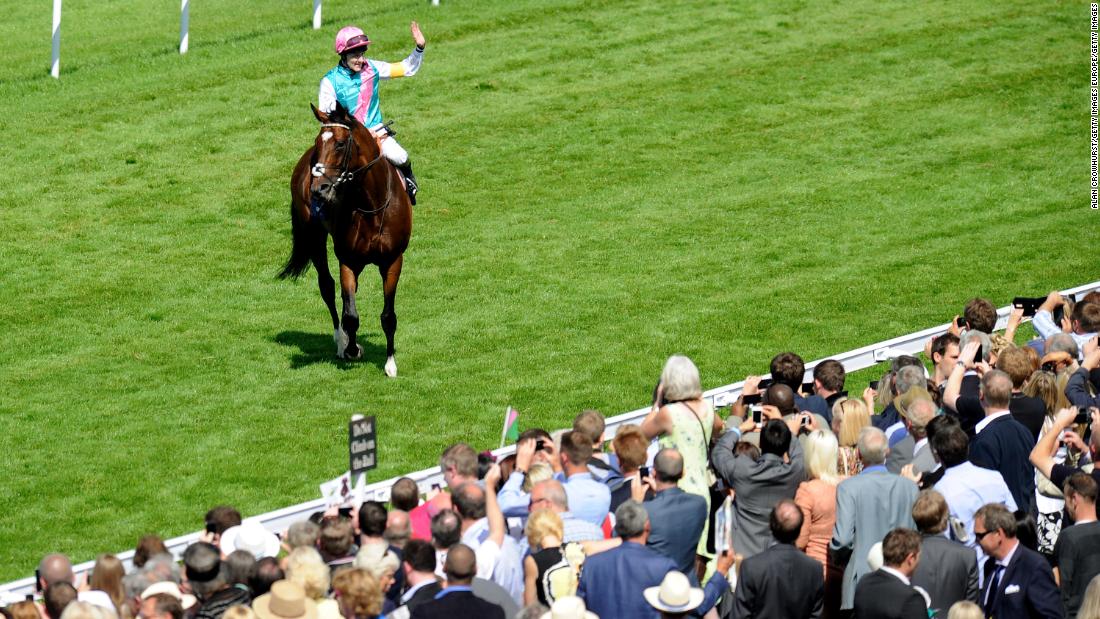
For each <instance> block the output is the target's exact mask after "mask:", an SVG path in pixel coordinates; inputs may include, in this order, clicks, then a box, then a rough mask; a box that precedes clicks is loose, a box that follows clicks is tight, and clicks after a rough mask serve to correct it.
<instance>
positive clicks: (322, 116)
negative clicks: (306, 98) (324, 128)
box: [309, 103, 328, 123]
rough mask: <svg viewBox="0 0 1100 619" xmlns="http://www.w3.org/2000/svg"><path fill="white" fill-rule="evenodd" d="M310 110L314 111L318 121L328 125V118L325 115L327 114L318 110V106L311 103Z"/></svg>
mask: <svg viewBox="0 0 1100 619" xmlns="http://www.w3.org/2000/svg"><path fill="white" fill-rule="evenodd" d="M309 109H311V110H313V115H314V116H316V117H317V120H319V121H321V122H322V123H327V122H328V116H327V115H325V113H324V112H322V111H321V110H319V109H317V106H315V105H313V104H312V103H310V104H309Z"/></svg>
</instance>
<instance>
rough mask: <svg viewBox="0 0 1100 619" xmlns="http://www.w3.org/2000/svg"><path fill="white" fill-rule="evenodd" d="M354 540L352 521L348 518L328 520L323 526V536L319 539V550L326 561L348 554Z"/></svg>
mask: <svg viewBox="0 0 1100 619" xmlns="http://www.w3.org/2000/svg"><path fill="white" fill-rule="evenodd" d="M354 542H355V540H354V532H353V531H352V526H351V521H350V520H348V519H346V518H335V519H330V520H326V521H325V524H324V525H323V526H322V527H321V538H320V539H319V540H318V541H317V550H319V551H321V556H322V557H324V559H325V561H326V562H327V561H331V560H333V559H339V558H341V557H345V556H347V554H348V552H349V551H350V550H351V546H352V544H353V543H354Z"/></svg>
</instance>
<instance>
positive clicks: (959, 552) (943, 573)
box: [910, 490, 978, 613]
mask: <svg viewBox="0 0 1100 619" xmlns="http://www.w3.org/2000/svg"><path fill="white" fill-rule="evenodd" d="M947 518H948V511H947V501H945V500H944V498H943V495H942V494H940V493H939V492H936V491H935V490H924V491H922V492H921V493H920V496H918V497H917V502H916V503H914V504H913V522H915V523H916V524H917V530H918V531H920V534H921V558H920V564H919V565H917V570H916V571H915V572H914V573H913V574H912V575H911V576H910V578H911V579H912V581H913V584H914V585H916V586H918V587H920V588H922V589H924V590H925V591H926V592H927V593H928V597H929V598H930V599H931V602H930V603H929V608H930V609H931V610H932V611H934V612H937V613H938V612H942V611H943V609H945V608H951V606H952V605H953V604H954V603H955V602H959V601H963V600H965V601H970V602H977V601H978V560H977V557H976V556H975V555H974V551H973V550H971V549H970V548H967V547H966V546H964V545H963V544H960V543H958V542H955V541H952V540H949V539H947V538H946V537H945V536H944V532H945V531H947Z"/></svg>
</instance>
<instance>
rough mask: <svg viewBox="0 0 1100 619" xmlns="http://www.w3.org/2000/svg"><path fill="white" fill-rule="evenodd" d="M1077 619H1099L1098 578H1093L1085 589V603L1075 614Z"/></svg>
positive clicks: (1099, 591) (1099, 587)
mask: <svg viewBox="0 0 1100 619" xmlns="http://www.w3.org/2000/svg"><path fill="white" fill-rule="evenodd" d="M1077 619H1100V576H1096V577H1093V579H1092V581H1091V582H1090V583H1089V587H1088V589H1085V601H1084V602H1082V604H1081V610H1080V611H1078V613H1077Z"/></svg>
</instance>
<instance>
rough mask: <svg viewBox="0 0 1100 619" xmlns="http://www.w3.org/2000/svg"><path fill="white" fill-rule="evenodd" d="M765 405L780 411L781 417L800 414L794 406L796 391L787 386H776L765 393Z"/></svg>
mask: <svg viewBox="0 0 1100 619" xmlns="http://www.w3.org/2000/svg"><path fill="white" fill-rule="evenodd" d="M764 403H765V404H770V405H772V406H774V407H776V408H778V409H779V414H781V415H793V414H795V413H797V412H798V409H797V408H796V407H795V405H794V390H793V389H791V388H790V387H788V386H787V385H782V384H778V383H777V384H774V385H772V386H771V387H768V390H767V391H765V392H764Z"/></svg>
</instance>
